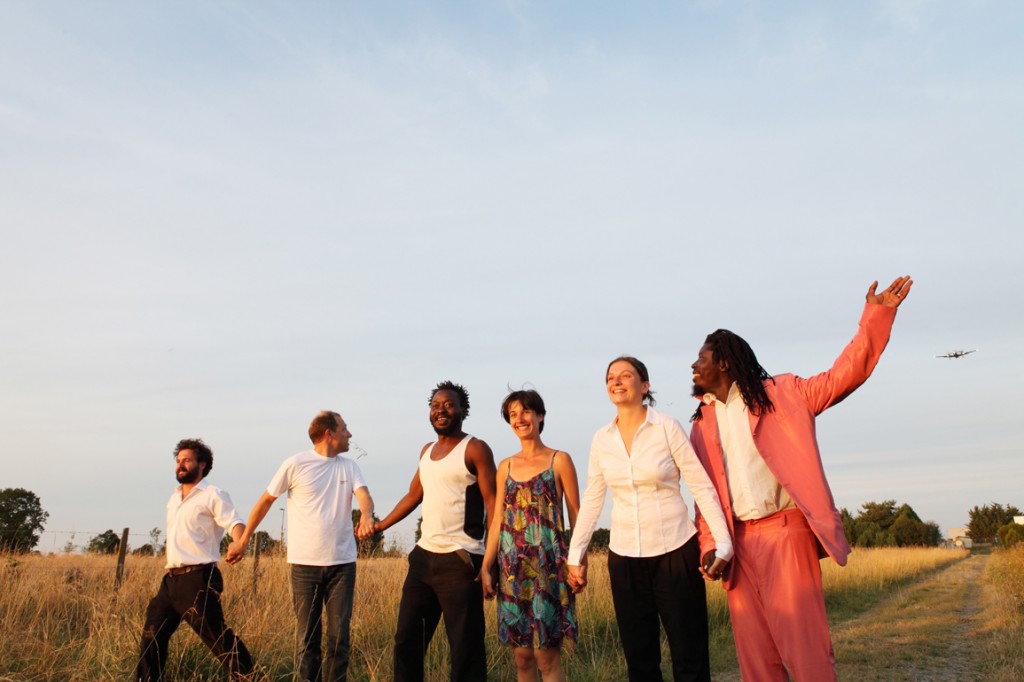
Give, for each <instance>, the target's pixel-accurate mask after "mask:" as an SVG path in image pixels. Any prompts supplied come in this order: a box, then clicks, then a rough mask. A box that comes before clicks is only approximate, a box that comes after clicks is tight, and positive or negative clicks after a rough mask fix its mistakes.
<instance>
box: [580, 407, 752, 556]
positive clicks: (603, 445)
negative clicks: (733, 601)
mask: <svg viewBox="0 0 1024 682" xmlns="http://www.w3.org/2000/svg"><path fill="white" fill-rule="evenodd" d="M680 480H682V481H684V482H685V483H686V487H687V488H689V490H690V493H691V494H692V495H693V498H694V500H695V501H696V503H697V506H699V507H700V510H701V513H702V514H703V515H704V518H705V520H706V521H707V523H708V526H709V527H710V529H711V534H712V536H713V537H714V539H715V555H716V557H718V558H719V559H723V560H725V561H728V560H729V559H731V558H732V554H733V549H732V539H731V538H730V537H729V528H728V526H727V525H726V522H725V515H724V513H723V512H722V505H721V503H720V502H719V500H718V493H717V492H715V487H714V485H713V484H712V483H711V479H710V478H709V477H708V475H707V472H706V471H704V467H703V466H701V463H700V461H699V460H698V459H697V455H696V453H695V452H694V451H693V447H692V446H691V445H690V441H689V439H688V438H687V437H686V434H685V433H684V432H683V428H682V427H681V426H680V425H679V422H678V421H676V420H675V419H673V418H672V417H669V416H667V415H664V414H661V413H659V412H657V411H655V410H654V408H651V407H648V408H647V420H646V421H645V422H644V423H643V424H641V425H640V428H639V429H637V432H636V435H635V436H634V437H633V445H632V447H631V448H630V453H627V452H626V446H625V444H624V443H623V442H622V436H621V435H619V429H618V427H617V426H616V422H615V420H612V422H611V423H610V424H608V425H607V426H605V427H603V428H601V429H598V431H597V433H595V434H594V440H593V441H592V443H591V445H590V462H589V464H588V470H587V489H586V492H584V493H583V498H582V500H581V502H580V511H579V515H578V516H577V518H576V527H575V528H573V529H572V542H571V543H570V546H569V557H568V562H569V564H570V565H572V566H579V565H580V562H581V561H582V560H583V555H584V554H585V553H586V550H587V546H588V545H589V544H590V538H591V536H593V534H594V529H595V528H596V526H597V519H598V517H599V516H600V515H601V510H602V509H603V508H604V500H605V491H606V490H608V489H611V491H612V524H611V525H612V527H611V541H610V543H609V546H608V548H609V549H610V550H611V551H613V552H615V553H616V554H618V555H620V556H628V557H650V556H658V555H661V554H667V553H668V552H671V551H673V550H675V549H678V548H679V547H682V546H683V544H685V543H686V542H687V541H688V540H689V539H690V538H692V537H693V536H694V535H696V533H697V528H696V526H694V524H693V520H692V519H691V518H690V511H689V509H688V508H687V506H686V501H685V500H684V499H683V496H682V493H681V491H680V487H679V484H680Z"/></svg>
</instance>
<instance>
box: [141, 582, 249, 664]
mask: <svg viewBox="0 0 1024 682" xmlns="http://www.w3.org/2000/svg"><path fill="white" fill-rule="evenodd" d="M223 591H224V578H223V577H222V576H221V574H220V571H219V570H218V569H217V565H216V564H209V565H207V566H203V567H201V568H198V569H196V570H194V571H192V572H191V573H185V574H183V575H174V576H172V575H170V574H167V575H165V576H164V579H163V581H162V582H161V583H160V589H159V590H158V591H157V593H156V596H155V597H153V599H152V601H150V602H149V606H148V607H147V608H146V625H145V626H144V628H143V630H142V643H141V644H140V658H139V664H138V666H137V667H136V668H135V677H134V679H135V680H136V681H142V682H150V681H151V680H152V681H156V680H159V679H160V677H161V676H162V675H163V669H164V663H165V662H166V661H167V645H168V643H169V642H170V641H171V635H173V634H174V631H175V630H177V629H178V625H180V624H181V621H185V622H186V623H188V624H189V625H190V626H191V627H192V629H193V630H195V631H196V634H197V635H199V637H200V638H201V639H202V640H203V643H204V644H206V646H207V647H209V648H210V651H212V652H213V655H214V656H216V657H217V660H218V661H220V662H221V665H223V666H224V667H225V668H226V669H227V670H228V672H229V673H231V674H232V676H233V677H235V678H239V677H242V676H245V675H249V674H250V673H252V668H253V665H252V657H251V656H250V655H249V650H248V649H246V648H245V644H243V643H242V640H240V639H239V638H238V637H236V636H235V633H234V632H232V631H231V628H229V627H228V626H227V625H226V624H225V623H224V611H223V609H221V606H220V593H221V592H223Z"/></svg>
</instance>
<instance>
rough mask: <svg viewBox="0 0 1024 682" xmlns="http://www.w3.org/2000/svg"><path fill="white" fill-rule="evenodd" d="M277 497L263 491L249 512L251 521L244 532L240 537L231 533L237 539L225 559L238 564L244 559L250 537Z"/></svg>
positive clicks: (229, 547)
mask: <svg viewBox="0 0 1024 682" xmlns="http://www.w3.org/2000/svg"><path fill="white" fill-rule="evenodd" d="M276 499H277V498H276V497H274V496H273V495H271V494H270V493H268V492H266V491H264V492H263V496H262V497H260V499H259V501H258V502H256V504H255V505H254V506H253V508H252V511H251V512H249V522H248V523H247V524H245V528H244V529H243V531H242V534H241V535H239V536H238V537H235V535H234V533H232V534H231V536H232V537H234V538H235V541H234V542H232V543H231V544H230V545H228V555H227V557H225V559H224V560H225V561H227V562H228V563H229V564H237V563H238V562H239V561H241V560H242V557H243V556H245V550H246V548H247V547H248V546H249V538H251V537H252V534H253V533H255V532H256V529H257V528H258V527H259V525H260V522H261V521H262V520H263V518H264V517H265V516H266V515H267V512H268V511H270V508H271V507H272V506H274V500H276ZM236 527H237V526H236ZM232 530H234V529H232Z"/></svg>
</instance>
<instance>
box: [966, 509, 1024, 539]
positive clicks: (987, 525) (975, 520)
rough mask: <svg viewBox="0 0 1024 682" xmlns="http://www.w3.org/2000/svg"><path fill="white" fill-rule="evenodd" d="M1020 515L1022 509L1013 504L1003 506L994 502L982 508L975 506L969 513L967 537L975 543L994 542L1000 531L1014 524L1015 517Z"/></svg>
mask: <svg viewBox="0 0 1024 682" xmlns="http://www.w3.org/2000/svg"><path fill="white" fill-rule="evenodd" d="M1020 515H1021V513H1020V509H1017V508H1016V507H1014V506H1013V505H1012V504H1010V505H1006V506H1003V505H1001V504H999V503H997V502H993V503H992V504H986V505H984V506H982V507H978V506H975V507H974V508H973V509H971V510H970V511H969V512H967V517H968V519H969V521H968V523H967V537H969V538H970V539H972V540H974V541H975V542H993V541H995V539H996V533H997V532H998V531H999V529H1000V528H1002V527H1003V526H1005V525H1006V524H1008V523H1013V517H1014V516H1020Z"/></svg>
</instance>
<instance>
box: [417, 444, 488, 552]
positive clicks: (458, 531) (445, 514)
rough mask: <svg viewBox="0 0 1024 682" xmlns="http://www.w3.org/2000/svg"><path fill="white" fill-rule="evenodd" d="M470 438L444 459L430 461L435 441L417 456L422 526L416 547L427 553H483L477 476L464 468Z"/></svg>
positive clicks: (480, 503) (482, 503)
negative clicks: (421, 487) (421, 490)
mask: <svg viewBox="0 0 1024 682" xmlns="http://www.w3.org/2000/svg"><path fill="white" fill-rule="evenodd" d="M471 438H472V436H468V435H467V436H466V437H465V438H463V439H462V440H461V441H460V442H459V444H458V445H456V446H455V447H454V448H452V451H451V452H449V453H448V454H447V455H445V457H444V459H440V460H437V461H434V460H432V459H430V454H431V453H432V452H433V451H434V448H435V447H436V446H437V443H436V442H434V443H433V444H432V445H431V446H430V447H429V448H427V451H426V452H425V453H424V454H423V456H422V457H420V484H422V486H423V523H422V524H421V525H420V539H419V542H417V543H416V544H417V545H419V546H420V547H422V548H423V549H425V550H427V551H429V552H437V553H438V554H445V553H448V552H454V551H457V550H459V549H464V550H466V551H467V552H470V553H472V554H483V553H484V500H483V496H482V495H481V494H480V488H479V486H477V484H476V475H475V474H472V473H470V471H469V469H467V468H466V446H467V445H468V444H469V441H470V439H471Z"/></svg>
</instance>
